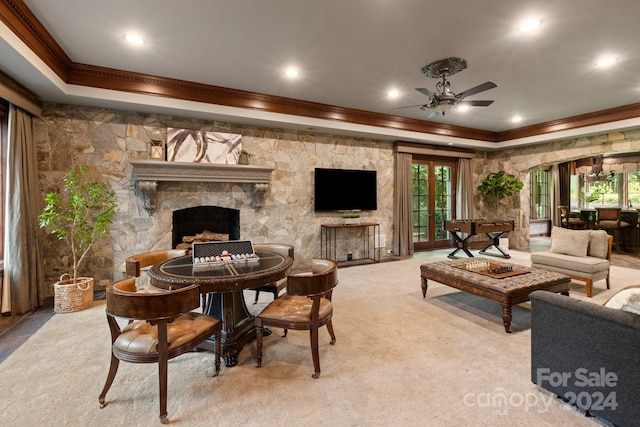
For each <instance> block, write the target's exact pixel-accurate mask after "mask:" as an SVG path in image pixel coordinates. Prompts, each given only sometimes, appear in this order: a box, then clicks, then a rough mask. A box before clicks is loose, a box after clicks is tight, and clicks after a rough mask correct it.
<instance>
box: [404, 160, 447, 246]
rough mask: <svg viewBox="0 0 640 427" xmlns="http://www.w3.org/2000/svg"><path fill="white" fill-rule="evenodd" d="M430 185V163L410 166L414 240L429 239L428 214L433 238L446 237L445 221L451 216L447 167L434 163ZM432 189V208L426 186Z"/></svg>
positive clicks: (444, 238)
mask: <svg viewBox="0 0 640 427" xmlns="http://www.w3.org/2000/svg"><path fill="white" fill-rule="evenodd" d="M433 173H434V176H433V178H432V179H433V180H434V182H433V183H432V184H433V186H432V187H431V186H430V182H429V166H428V165H426V164H413V165H412V191H413V193H412V194H413V241H414V243H415V242H425V241H428V240H429V217H430V215H432V216H433V217H434V232H435V235H434V238H435V240H447V239H449V238H450V236H449V232H448V231H446V230H445V229H444V221H445V220H446V219H451V218H452V207H453V197H454V194H453V180H452V176H451V174H452V169H451V167H449V166H441V165H436V166H434V168H433ZM430 188H433V191H434V194H433V197H434V208H432V209H433V212H432V211H431V210H430V207H429V189H430Z"/></svg>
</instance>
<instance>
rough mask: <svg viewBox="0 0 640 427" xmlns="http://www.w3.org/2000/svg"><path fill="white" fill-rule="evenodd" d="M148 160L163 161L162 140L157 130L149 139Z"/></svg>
mask: <svg viewBox="0 0 640 427" xmlns="http://www.w3.org/2000/svg"><path fill="white" fill-rule="evenodd" d="M149 158H150V159H153V160H164V138H162V133H161V132H160V130H158V129H154V130H153V132H152V133H151V136H150V137H149Z"/></svg>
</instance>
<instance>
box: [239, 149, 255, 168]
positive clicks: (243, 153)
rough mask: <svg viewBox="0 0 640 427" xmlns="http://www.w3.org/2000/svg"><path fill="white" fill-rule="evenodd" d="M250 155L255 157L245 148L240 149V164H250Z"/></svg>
mask: <svg viewBox="0 0 640 427" xmlns="http://www.w3.org/2000/svg"><path fill="white" fill-rule="evenodd" d="M250 157H253V154H251V153H250V152H248V151H247V150H245V149H244V148H243V149H242V150H240V151H238V164H239V165H248V164H249V158H250Z"/></svg>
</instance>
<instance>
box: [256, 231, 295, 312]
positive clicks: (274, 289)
mask: <svg viewBox="0 0 640 427" xmlns="http://www.w3.org/2000/svg"><path fill="white" fill-rule="evenodd" d="M253 250H254V251H256V252H258V251H266V252H273V253H276V254H279V255H283V256H288V257H290V258H291V259H293V253H294V248H293V246H291V245H286V244H283V243H259V244H255V245H253ZM286 287H287V279H286V277H285V278H283V279H280V280H278V281H277V282H272V283H267V284H266V285H262V286H260V287H258V288H255V289H254V290H255V291H256V298H255V300H254V301H253V303H254V304H256V303H257V302H258V297H259V296H260V291H266V292H271V293H272V294H273V299H276V298H278V296H279V295H280V293H281V292H282V290H284V289H286Z"/></svg>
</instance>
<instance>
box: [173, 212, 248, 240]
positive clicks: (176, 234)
mask: <svg viewBox="0 0 640 427" xmlns="http://www.w3.org/2000/svg"><path fill="white" fill-rule="evenodd" d="M205 230H207V231H211V232H213V233H221V234H228V235H229V240H240V211H239V210H237V209H230V208H222V207H219V206H195V207H192V208H185V209H179V210H176V211H173V231H172V247H174V248H175V247H177V246H178V244H180V243H182V238H183V237H184V236H193V235H196V234H199V233H202V232H203V231H205Z"/></svg>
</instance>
